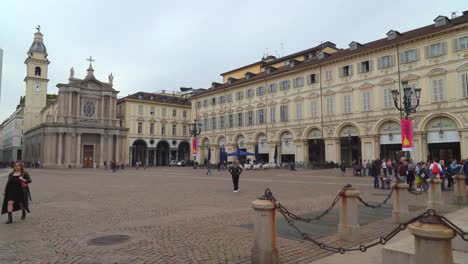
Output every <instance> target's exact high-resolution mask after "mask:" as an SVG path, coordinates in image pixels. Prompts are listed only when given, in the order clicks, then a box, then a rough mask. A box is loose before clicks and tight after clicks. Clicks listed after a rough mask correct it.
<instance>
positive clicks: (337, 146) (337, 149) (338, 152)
mask: <svg viewBox="0 0 468 264" xmlns="http://www.w3.org/2000/svg"><path fill="white" fill-rule="evenodd" d="M342 161H343V160H342V157H341V139H340V138H338V139H336V140H335V160H334V162H335V163H336V162H338V163H340V164H341V162H342Z"/></svg>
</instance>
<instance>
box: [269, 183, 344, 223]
mask: <svg viewBox="0 0 468 264" xmlns="http://www.w3.org/2000/svg"><path fill="white" fill-rule="evenodd" d="M349 187H351V185H349V184H347V185H346V186H344V187H343V188H341V189H340V191H339V192H338V194H337V195H336V196H335V199H333V202H332V203H331V204H330V206H328V208H327V209H325V211H323V213H321V214H320V215H317V216H314V217H307V218H304V217H301V216H299V215H297V214H294V213H292V212H291V211H289V210H288V209H287V208H286V207H285V206H284V205H282V204H281V203H280V202H278V201H277V200H276V198H275V197H274V196H273V194H272V193H271V191H270V189H266V190H265V194H264V196H263V197H265V198H267V199H269V200H271V201H272V202H273V203H276V207H277V209H278V210H281V211H282V212H284V213H285V214H286V215H287V216H288V217H289V218H291V219H294V221H301V222H306V223H310V222H312V221H318V220H320V219H321V218H322V217H324V216H325V215H327V214H329V213H330V212H331V210H332V209H333V208H334V207H335V205H336V204H337V203H338V202H339V201H340V200H341V197H342V196H343V192H344V191H345V190H346V189H348V188H349Z"/></svg>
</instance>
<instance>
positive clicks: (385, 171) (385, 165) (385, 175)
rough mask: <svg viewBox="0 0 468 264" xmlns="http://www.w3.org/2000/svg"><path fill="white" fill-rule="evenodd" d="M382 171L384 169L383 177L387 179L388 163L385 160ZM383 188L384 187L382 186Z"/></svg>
mask: <svg viewBox="0 0 468 264" xmlns="http://www.w3.org/2000/svg"><path fill="white" fill-rule="evenodd" d="M381 166H382V169H383V175H384V178H387V161H386V160H385V159H383V160H382V165H381ZM382 188H383V186H382Z"/></svg>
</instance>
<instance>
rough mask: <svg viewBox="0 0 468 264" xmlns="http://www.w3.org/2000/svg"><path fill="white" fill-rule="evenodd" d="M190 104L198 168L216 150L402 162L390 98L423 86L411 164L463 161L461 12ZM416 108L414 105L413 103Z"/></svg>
mask: <svg viewBox="0 0 468 264" xmlns="http://www.w3.org/2000/svg"><path fill="white" fill-rule="evenodd" d="M222 77H223V83H213V84H212V86H211V88H209V89H207V90H206V91H202V92H198V93H197V94H195V95H194V96H193V97H192V98H191V100H192V113H193V115H194V118H195V119H196V120H197V121H196V122H198V123H200V124H201V127H202V128H203V130H202V133H201V134H200V135H199V136H198V140H197V142H198V144H199V145H198V155H197V159H198V161H199V162H203V161H204V160H205V159H206V157H207V153H208V149H211V155H212V160H211V161H212V162H218V160H219V156H220V147H222V146H224V147H225V149H226V151H227V152H232V151H235V150H236V149H237V148H240V149H241V150H247V151H249V152H254V150H255V148H256V146H257V148H258V153H259V154H260V155H259V156H260V159H261V160H263V161H264V162H268V161H269V162H272V161H273V159H274V153H275V148H276V152H277V157H278V161H279V162H297V163H309V162H317V161H334V162H342V161H344V162H346V163H347V164H350V163H351V162H352V161H353V160H361V159H365V160H371V159H375V158H391V159H395V158H398V156H399V155H401V150H402V145H401V134H400V119H401V117H402V116H401V114H400V112H399V111H398V110H396V109H395V107H394V102H393V99H392V93H391V91H392V90H394V89H396V90H399V91H400V93H402V92H403V90H402V89H403V88H404V87H403V86H409V87H412V88H421V89H422V92H421V99H420V105H419V107H418V108H417V112H416V113H414V114H412V115H411V116H410V118H411V119H413V127H414V149H413V151H412V152H411V156H412V158H413V159H414V160H416V161H419V160H424V159H431V158H441V159H452V158H457V159H460V158H468V12H467V11H465V12H463V15H461V16H459V17H455V18H451V19H449V18H447V17H445V16H438V17H437V18H436V19H435V20H434V23H432V24H430V25H428V26H425V27H421V28H417V29H414V30H410V31H407V32H404V33H400V32H398V31H396V30H390V31H388V32H387V34H386V37H385V38H382V39H379V40H375V41H372V42H368V43H363V44H361V43H359V42H357V41H352V42H351V43H350V44H349V48H347V49H338V48H336V46H335V45H334V44H333V43H331V42H325V43H323V44H321V45H318V46H316V47H313V48H311V49H307V50H304V51H301V52H297V53H294V54H291V55H288V56H284V57H281V58H275V57H273V56H267V57H265V58H263V59H262V60H261V61H258V62H255V63H253V64H250V65H247V66H244V67H241V68H238V69H235V70H232V71H229V72H226V73H223V74H222ZM413 101H414V103H416V98H414V99H413Z"/></svg>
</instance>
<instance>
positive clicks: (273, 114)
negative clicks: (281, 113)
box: [270, 107, 276, 123]
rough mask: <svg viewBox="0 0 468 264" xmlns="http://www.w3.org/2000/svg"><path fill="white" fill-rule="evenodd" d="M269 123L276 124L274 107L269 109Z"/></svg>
mask: <svg viewBox="0 0 468 264" xmlns="http://www.w3.org/2000/svg"><path fill="white" fill-rule="evenodd" d="M270 122H271V123H275V122H276V108H275V107H270Z"/></svg>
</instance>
